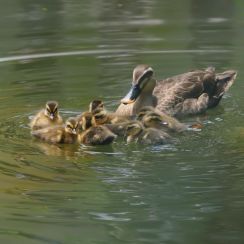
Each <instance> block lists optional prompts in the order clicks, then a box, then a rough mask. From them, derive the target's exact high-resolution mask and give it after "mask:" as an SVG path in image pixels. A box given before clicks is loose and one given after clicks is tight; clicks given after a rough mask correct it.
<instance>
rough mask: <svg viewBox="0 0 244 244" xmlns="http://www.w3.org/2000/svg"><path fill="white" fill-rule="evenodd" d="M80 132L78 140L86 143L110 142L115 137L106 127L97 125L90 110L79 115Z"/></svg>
mask: <svg viewBox="0 0 244 244" xmlns="http://www.w3.org/2000/svg"><path fill="white" fill-rule="evenodd" d="M79 121H80V126H81V128H82V130H83V131H82V132H81V133H80V134H79V137H78V141H79V142H80V143H83V144H87V145H105V144H110V143H112V142H113V140H114V139H115V138H116V135H115V134H114V133H112V132H111V131H110V130H109V129H108V128H106V127H105V126H102V125H97V124H96V120H95V118H94V116H93V115H92V113H91V112H85V113H83V114H82V115H81V117H80V120H79Z"/></svg>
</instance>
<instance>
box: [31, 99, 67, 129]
mask: <svg viewBox="0 0 244 244" xmlns="http://www.w3.org/2000/svg"><path fill="white" fill-rule="evenodd" d="M62 124H63V119H62V117H61V116H60V115H59V112H58V103H57V102H56V101H48V102H47V103H46V107H45V109H42V110H41V111H40V112H38V113H37V114H36V115H35V116H34V117H33V119H32V120H31V122H30V124H29V125H30V127H31V129H32V130H39V129H42V128H46V127H49V126H55V125H62Z"/></svg>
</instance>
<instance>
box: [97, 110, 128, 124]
mask: <svg viewBox="0 0 244 244" xmlns="http://www.w3.org/2000/svg"><path fill="white" fill-rule="evenodd" d="M93 116H94V118H95V121H96V124H97V125H103V124H116V123H122V122H128V121H129V119H128V117H125V116H119V115H117V114H116V113H108V112H107V111H106V110H104V109H103V108H97V109H95V110H94V111H93Z"/></svg>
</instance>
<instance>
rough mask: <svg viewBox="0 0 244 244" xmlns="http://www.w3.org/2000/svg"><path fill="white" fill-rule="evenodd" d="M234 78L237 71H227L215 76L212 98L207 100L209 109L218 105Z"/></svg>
mask: <svg viewBox="0 0 244 244" xmlns="http://www.w3.org/2000/svg"><path fill="white" fill-rule="evenodd" d="M236 76H237V71H235V70H227V71H225V72H223V73H218V74H216V87H215V91H214V94H213V96H211V97H210V99H209V103H208V107H209V108H212V107H215V106H217V105H218V104H219V102H220V100H221V98H222V97H223V95H224V93H225V92H227V91H228V90H229V88H230V87H231V86H232V84H233V83H234V81H235V79H236Z"/></svg>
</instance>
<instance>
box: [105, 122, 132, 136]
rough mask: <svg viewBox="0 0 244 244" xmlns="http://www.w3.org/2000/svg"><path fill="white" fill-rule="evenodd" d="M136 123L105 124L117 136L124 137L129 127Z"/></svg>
mask: <svg viewBox="0 0 244 244" xmlns="http://www.w3.org/2000/svg"><path fill="white" fill-rule="evenodd" d="M133 122H134V121H126V122H120V123H116V124H104V126H105V127H107V128H108V129H109V130H110V131H112V132H113V133H114V134H115V135H117V136H124V135H125V131H126V129H127V126H128V125H129V124H131V123H133Z"/></svg>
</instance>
